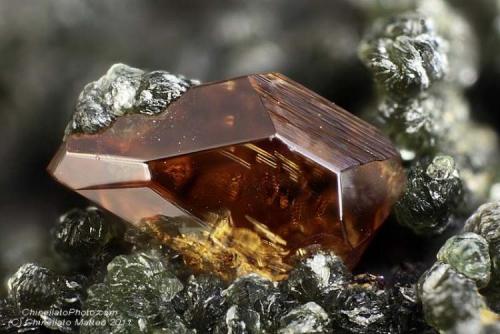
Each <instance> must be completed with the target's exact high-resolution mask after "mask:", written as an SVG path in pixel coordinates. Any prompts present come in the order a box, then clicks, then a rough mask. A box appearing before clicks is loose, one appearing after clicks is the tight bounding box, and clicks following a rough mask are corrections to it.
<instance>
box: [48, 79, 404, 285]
mask: <svg viewBox="0 0 500 334" xmlns="http://www.w3.org/2000/svg"><path fill="white" fill-rule="evenodd" d="M49 171H50V173H51V174H52V175H53V176H54V177H55V178H56V179H57V180H58V181H60V182H61V183H63V184H65V185H66V186H68V187H69V188H71V189H73V190H75V191H77V192H78V193H80V194H82V195H83V196H85V197H87V198H89V199H90V200H92V201H94V202H96V203H98V204H99V205H101V206H102V207H104V208H106V209H108V210H109V211H111V212H113V213H115V214H116V215H118V216H120V217H122V218H123V219H125V220H127V221H129V222H130V223H132V224H143V223H144V222H145V221H148V219H151V218H155V219H157V218H158V217H163V218H166V219H163V220H164V221H172V220H177V221H178V222H180V223H178V224H176V225H177V226H176V232H175V233H174V234H173V235H170V236H168V237H165V236H160V237H161V238H162V239H164V240H165V241H166V242H167V243H169V244H171V245H174V246H175V245H177V246H179V244H180V243H182V244H183V245H188V244H189V245H192V246H190V247H191V249H192V248H193V247H196V246H194V244H191V243H190V242H192V240H191V239H192V238H195V237H194V236H196V238H198V237H199V236H200V235H203V236H204V237H208V239H210V242H211V243H212V244H213V247H212V246H211V247H208V248H207V249H215V247H219V246H221V245H222V246H223V247H228V248H230V249H233V250H234V252H232V253H231V254H232V255H231V254H229V255H228V256H225V258H226V259H227V258H231V259H233V260H234V259H236V258H238V261H240V262H239V263H238V265H235V264H234V263H233V266H232V267H233V268H235V267H239V268H245V269H239V271H238V270H236V269H235V270H236V272H237V275H240V274H244V273H248V272H251V271H256V272H259V273H261V274H264V275H267V276H271V277H273V278H280V277H283V276H280V275H283V274H286V271H287V270H288V269H289V266H287V264H289V263H290V261H291V259H293V258H295V256H296V255H297V254H298V255H300V254H304V253H305V252H306V253H307V250H308V249H311V248H315V249H317V248H323V249H331V250H334V252H335V253H336V254H338V255H339V256H340V257H341V258H342V259H343V260H344V261H345V262H346V263H347V265H348V266H349V267H353V266H354V265H355V263H356V262H357V261H358V259H359V257H360V256H361V254H362V252H363V250H364V249H365V248H366V246H367V244H368V242H369V240H370V239H371V238H372V237H373V235H374V233H375V231H376V230H377V229H378V228H379V227H380V226H381V224H382V222H383V221H384V219H385V218H386V217H387V215H388V214H389V211H390V208H391V206H392V204H393V203H394V202H395V200H396V199H397V198H398V196H399V194H400V193H401V191H402V189H403V187H404V173H403V169H402V167H401V165H400V158H399V155H398V153H397V151H396V150H395V149H394V147H393V146H392V144H391V143H390V142H389V140H388V139H386V138H385V137H383V136H382V135H381V134H380V133H379V131H378V130H377V129H375V128H374V127H372V126H370V125H368V124H367V123H365V122H363V121H362V120H360V119H358V118H356V117H355V116H353V115H351V114H349V113H348V112H346V111H345V110H343V109H341V108H340V107H338V106H337V105H335V104H333V103H331V102H329V101H327V100H325V99H323V98H322V97H320V96H318V95H317V94H315V93H313V92H311V91H310V90H308V89H306V88H305V87H302V86H300V85H299V84H297V83H295V82H293V81H292V80H290V79H288V78H286V77H284V76H282V75H280V74H275V73H269V74H261V75H250V76H245V77H240V78H237V79H233V80H228V81H222V82H215V83H208V84H203V85H199V86H195V87H191V88H190V89H189V90H188V91H186V92H185V93H184V94H183V95H182V96H181V97H180V98H179V99H178V100H177V101H175V102H173V103H172V104H170V105H169V106H168V107H167V108H166V109H165V110H164V111H163V112H161V113H159V114H157V115H144V114H137V113H136V114H126V115H123V116H121V117H118V118H117V119H116V120H115V121H114V122H113V123H112V124H111V125H110V126H109V127H108V128H106V129H103V130H102V131H100V132H98V133H95V134H86V133H73V134H71V135H69V136H67V137H66V140H65V142H64V143H63V144H62V147H61V148H60V150H59V151H58V153H57V154H56V156H55V157H54V159H53V161H52V162H51V164H50V166H49ZM186 218H188V219H186ZM221 222H224V228H225V229H227V228H228V227H229V229H230V230H231V233H229V236H228V233H227V231H224V233H221V232H220V231H219V230H220V229H221V226H222V225H221V224H222V223H221ZM220 235H224V236H226V238H225V239H224V240H223V241H221V240H220V238H219V236H220ZM218 238H219V239H218ZM181 239H182V240H181ZM179 240H181V241H182V242H181V241H179ZM257 241H258V242H257ZM197 244H199V243H197ZM256 245H258V246H256ZM174 248H175V247H174ZM178 248H181V250H182V247H178ZM184 249H187V247H184ZM209 253H211V252H210V251H209V252H204V254H202V257H205V256H206V257H207V258H208V259H209V260H206V259H205V260H200V261H201V262H210V261H213V259H210V258H209V257H210V254H209ZM271 253H274V254H271ZM234 254H237V256H236V255H234ZM276 257H279V259H280V260H279V261H276ZM270 258H272V259H273V260H272V261H271V260H269V259H270ZM231 259H230V260H231ZM242 259H243V260H242ZM241 261H245V262H246V265H245V266H243V265H242V264H241ZM230 267H231V265H228V268H230ZM254 269H255V270H254ZM228 270H229V269H228Z"/></svg>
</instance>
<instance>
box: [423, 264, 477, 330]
mask: <svg viewBox="0 0 500 334" xmlns="http://www.w3.org/2000/svg"><path fill="white" fill-rule="evenodd" d="M418 292H419V297H420V300H421V302H422V306H423V309H424V314H425V319H426V321H427V322H428V323H429V324H430V325H432V326H433V327H434V328H436V329H438V330H440V331H452V330H456V331H457V332H458V333H466V332H464V331H462V332H461V331H460V330H465V329H466V328H476V327H477V326H480V324H481V322H480V309H481V308H483V307H484V302H483V299H482V297H481V295H480V294H479V292H478V290H477V286H476V283H475V282H474V280H472V279H470V278H468V277H466V276H465V275H462V274H461V273H459V272H457V271H456V270H455V269H453V267H452V266H451V265H449V264H446V263H442V262H436V263H435V264H434V266H432V268H430V269H429V270H428V271H426V272H425V273H424V274H423V275H422V277H421V278H420V281H419V284H418ZM450 333H452V332H450ZM453 333H454V332H453ZM470 333H474V332H470Z"/></svg>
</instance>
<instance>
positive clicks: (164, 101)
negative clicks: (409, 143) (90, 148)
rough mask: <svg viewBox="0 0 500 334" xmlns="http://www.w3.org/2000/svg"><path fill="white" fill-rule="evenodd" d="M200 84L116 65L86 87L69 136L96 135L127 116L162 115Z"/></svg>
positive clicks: (157, 72)
mask: <svg viewBox="0 0 500 334" xmlns="http://www.w3.org/2000/svg"><path fill="white" fill-rule="evenodd" d="M197 84H199V82H198V81H197V80H189V79H186V78H184V77H183V76H176V75H173V74H170V73H168V72H165V71H154V72H145V71H143V70H141V69H138V68H134V67H130V66H127V65H124V64H115V65H113V66H112V67H111V68H110V69H109V70H108V72H107V73H106V74H105V75H104V76H102V77H101V78H99V79H98V80H97V81H94V82H91V83H89V84H88V85H86V86H85V88H84V89H83V91H82V93H81V94H80V96H79V97H78V101H77V104H76V110H75V113H74V115H73V119H72V121H71V122H70V123H69V124H68V128H67V129H66V133H67V134H70V133H75V132H83V133H95V132H97V131H99V130H101V129H103V128H106V127H108V126H109V125H110V124H111V123H112V122H113V121H114V120H115V119H116V118H117V117H119V116H122V115H124V114H127V113H143V114H147V115H154V114H157V113H160V112H162V111H163V110H165V108H166V107H167V106H168V105H169V104H170V103H171V102H173V101H174V100H176V99H177V98H179V97H180V96H181V95H182V94H183V93H185V92H186V91H187V90H188V89H189V88H190V87H191V86H194V85H197Z"/></svg>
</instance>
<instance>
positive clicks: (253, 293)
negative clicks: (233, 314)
mask: <svg viewBox="0 0 500 334" xmlns="http://www.w3.org/2000/svg"><path fill="white" fill-rule="evenodd" d="M223 296H224V297H225V298H226V301H227V302H228V304H229V305H236V306H238V309H237V310H238V312H239V313H240V314H242V315H245V317H246V318H248V317H250V318H255V317H257V318H258V319H259V328H261V329H263V330H267V331H273V330H275V329H276V326H277V324H278V323H279V319H280V318H281V316H282V314H283V313H284V312H285V311H286V310H287V309H288V308H289V307H291V306H294V305H295V304H296V302H294V301H292V300H287V299H286V296H285V295H284V294H283V293H282V292H281V291H280V289H279V288H278V286H277V284H276V283H275V282H272V281H269V280H267V279H265V278H263V277H260V276H258V275H255V274H250V275H247V276H243V277H240V278H238V279H236V280H235V281H234V282H233V283H232V284H231V285H230V286H229V287H228V288H227V289H226V290H224V292H223ZM228 314H229V311H228Z"/></svg>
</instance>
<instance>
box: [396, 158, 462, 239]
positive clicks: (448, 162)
mask: <svg viewBox="0 0 500 334" xmlns="http://www.w3.org/2000/svg"><path fill="white" fill-rule="evenodd" d="M461 193H462V182H461V180H460V176H459V173H458V170H457V169H456V167H455V161H454V160H453V158H452V157H449V156H436V157H435V158H434V159H433V160H432V161H431V162H429V161H427V160H426V159H424V160H423V161H420V162H417V163H416V164H415V165H414V166H413V167H412V168H411V169H410V171H409V173H408V186H407V189H406V191H405V193H404V195H403V197H402V198H401V199H400V200H399V201H398V202H397V203H396V205H395V213H396V216H397V218H398V222H399V223H400V224H402V225H405V226H407V227H409V228H411V229H412V230H413V231H414V232H415V233H417V234H424V235H425V234H439V233H441V232H443V231H444V230H445V229H446V228H447V227H448V225H449V223H450V215H451V214H452V213H453V210H455V209H456V208H457V206H458V204H459V203H460V200H461Z"/></svg>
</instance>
